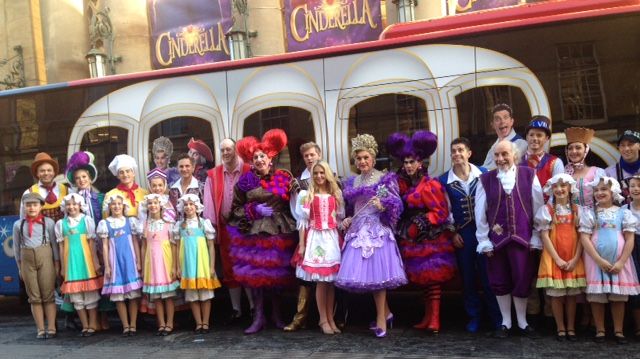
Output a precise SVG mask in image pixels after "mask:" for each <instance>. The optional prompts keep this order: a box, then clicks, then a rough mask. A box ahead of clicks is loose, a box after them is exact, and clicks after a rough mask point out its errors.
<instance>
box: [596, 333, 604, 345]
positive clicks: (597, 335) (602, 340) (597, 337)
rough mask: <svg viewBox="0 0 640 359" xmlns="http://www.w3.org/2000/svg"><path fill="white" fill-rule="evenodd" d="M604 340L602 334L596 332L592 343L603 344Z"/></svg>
mask: <svg viewBox="0 0 640 359" xmlns="http://www.w3.org/2000/svg"><path fill="white" fill-rule="evenodd" d="M605 340H606V337H605V334H604V332H597V333H596V335H595V336H594V337H593V341H594V342H596V343H599V344H601V343H604V342H605Z"/></svg>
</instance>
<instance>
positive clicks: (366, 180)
mask: <svg viewBox="0 0 640 359" xmlns="http://www.w3.org/2000/svg"><path fill="white" fill-rule="evenodd" d="M379 174H380V171H378V170H372V171H371V172H369V173H362V174H360V175H359V176H358V177H356V181H355V182H356V183H355V185H356V187H362V186H370V185H372V184H374V183H376V182H378V179H379V177H380V175H379Z"/></svg>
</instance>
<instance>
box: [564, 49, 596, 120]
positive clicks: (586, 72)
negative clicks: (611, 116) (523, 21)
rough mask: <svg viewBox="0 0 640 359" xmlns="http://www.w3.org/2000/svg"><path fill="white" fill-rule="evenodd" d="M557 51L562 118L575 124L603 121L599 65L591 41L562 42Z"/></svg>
mask: <svg viewBox="0 0 640 359" xmlns="http://www.w3.org/2000/svg"><path fill="white" fill-rule="evenodd" d="M556 53H557V63H558V83H559V87H560V99H561V103H562V118H563V120H564V121H565V122H569V123H573V124H578V125H592V124H596V123H600V122H605V121H606V118H607V115H606V109H605V105H604V95H603V93H602V80H601V77H600V64H599V63H598V58H597V56H596V49H595V46H594V44H593V43H591V42H578V43H570V44H561V45H557V47H556Z"/></svg>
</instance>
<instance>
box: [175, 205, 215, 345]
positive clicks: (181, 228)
mask: <svg viewBox="0 0 640 359" xmlns="http://www.w3.org/2000/svg"><path fill="white" fill-rule="evenodd" d="M177 206H178V212H179V213H180V217H181V218H182V221H180V222H179V223H176V224H175V226H174V227H173V239H172V240H171V242H172V243H173V244H174V246H173V249H174V254H173V257H174V258H176V259H177V260H176V261H175V262H174V263H175V264H174V267H175V269H174V272H175V273H176V277H177V278H178V280H180V288H182V289H183V290H184V291H185V300H186V301H187V302H188V303H189V306H190V307H191V313H192V314H193V318H194V319H195V321H196V327H195V333H196V334H205V333H209V318H210V316H211V299H213V297H214V293H213V290H214V289H216V288H220V286H221V284H220V281H219V280H218V277H217V276H216V271H215V266H216V265H215V261H216V259H215V258H216V251H215V247H214V244H213V241H214V240H215V238H216V230H215V229H214V228H213V225H212V224H211V221H209V220H208V219H203V218H200V216H199V215H200V213H202V210H203V209H204V206H203V205H202V204H201V203H200V198H199V197H198V195H196V194H192V193H188V194H184V195H182V197H180V199H178V204H177Z"/></svg>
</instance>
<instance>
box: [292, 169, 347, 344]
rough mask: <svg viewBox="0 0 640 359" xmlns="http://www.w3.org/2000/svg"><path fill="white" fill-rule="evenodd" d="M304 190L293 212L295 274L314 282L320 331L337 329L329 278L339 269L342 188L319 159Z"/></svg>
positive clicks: (332, 279) (342, 203) (325, 331)
mask: <svg viewBox="0 0 640 359" xmlns="http://www.w3.org/2000/svg"><path fill="white" fill-rule="evenodd" d="M311 172H312V173H311V175H312V179H313V180H312V181H311V183H310V184H309V190H308V191H304V190H303V191H300V193H299V194H298V201H297V202H298V203H296V207H295V212H297V213H299V214H300V215H299V216H297V218H301V219H300V220H299V222H298V230H299V235H300V244H299V246H298V253H297V256H298V257H300V259H299V260H298V261H297V265H296V276H297V277H298V278H300V279H302V280H304V281H307V282H316V283H317V284H316V303H317V305H318V313H319V314H320V322H319V325H320V328H321V329H322V332H323V333H324V334H337V333H340V330H339V329H338V327H337V326H336V323H335V322H334V320H333V310H334V303H335V289H334V287H333V281H334V280H335V278H336V276H337V274H338V271H339V270H340V243H339V238H338V223H339V221H341V220H342V218H343V217H344V200H343V198H342V191H341V190H340V187H339V186H338V182H337V181H336V178H335V177H334V176H333V172H332V171H331V168H330V167H329V164H328V163H326V162H324V161H320V162H316V164H314V165H313V167H312V171H311Z"/></svg>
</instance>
